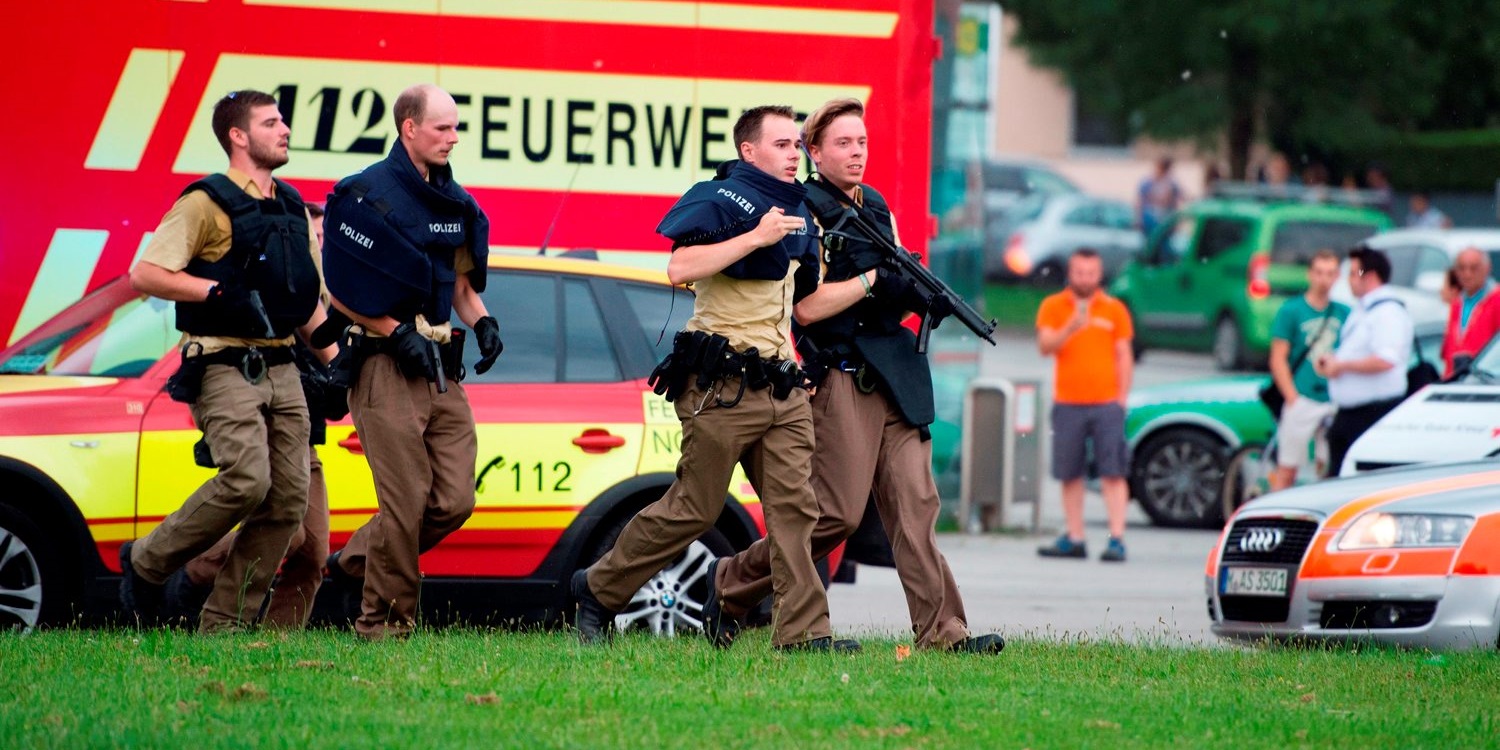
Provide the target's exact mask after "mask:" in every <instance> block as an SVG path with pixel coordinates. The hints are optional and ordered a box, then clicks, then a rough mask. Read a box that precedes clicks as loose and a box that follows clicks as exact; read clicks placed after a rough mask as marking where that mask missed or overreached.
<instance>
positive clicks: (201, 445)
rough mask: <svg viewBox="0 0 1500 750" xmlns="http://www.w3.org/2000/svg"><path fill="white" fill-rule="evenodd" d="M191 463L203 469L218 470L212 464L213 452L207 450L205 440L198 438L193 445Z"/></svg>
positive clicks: (206, 441)
mask: <svg viewBox="0 0 1500 750" xmlns="http://www.w3.org/2000/svg"><path fill="white" fill-rule="evenodd" d="M193 463H195V464H197V465H199V466H202V467H203V468H205V469H217V468H219V465H218V464H216V463H214V454H213V452H212V451H210V450H209V449H208V439H207V438H201V437H200V438H198V442H196V443H193Z"/></svg>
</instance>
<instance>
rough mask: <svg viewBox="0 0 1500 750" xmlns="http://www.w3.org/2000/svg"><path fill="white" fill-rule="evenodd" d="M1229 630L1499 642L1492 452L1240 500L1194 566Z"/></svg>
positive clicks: (1499, 545) (1499, 505) (1499, 542)
mask: <svg viewBox="0 0 1500 750" xmlns="http://www.w3.org/2000/svg"><path fill="white" fill-rule="evenodd" d="M1204 574H1205V575H1204V579H1205V586H1206V592H1207V595H1208V613H1209V617H1210V618H1211V619H1212V620H1213V625H1212V629H1213V631H1214V632H1215V633H1216V634H1218V635H1220V636H1222V637H1225V638H1234V639H1241V640H1260V639H1265V638H1271V639H1274V640H1296V639H1313V640H1319V639H1339V640H1356V641H1359V640H1368V641H1374V642H1381V643H1391V644H1397V645H1403V646H1412V647H1426V648H1434V649H1437V648H1442V649H1463V648H1496V647H1497V646H1500V461H1495V460H1488V461H1479V462H1471V463H1461V464H1427V465H1423V466H1420V467H1413V468H1405V469H1394V470H1388V471H1377V472H1371V473H1369V474H1364V475H1360V476H1358V477H1353V478H1348V479H1339V480H1333V481H1328V482H1323V483H1319V484H1311V485H1303V486H1301V487H1296V488H1293V489H1289V490H1284V491H1281V492H1276V493H1272V494H1270V495H1266V496H1264V497H1261V498H1258V499H1256V500H1254V501H1251V502H1250V503H1247V504H1245V505H1244V506H1242V507H1241V508H1240V509H1239V511H1238V512H1236V513H1235V515H1234V516H1233V517H1232V518H1231V519H1230V520H1229V523H1228V525H1227V526H1226V527H1225V528H1224V531H1223V533H1222V534H1221V535H1220V537H1219V541H1218V544H1217V545H1216V546H1215V547H1214V550H1213V552H1211V553H1210V554H1209V558H1208V565H1207V569H1206V570H1205V571H1204Z"/></svg>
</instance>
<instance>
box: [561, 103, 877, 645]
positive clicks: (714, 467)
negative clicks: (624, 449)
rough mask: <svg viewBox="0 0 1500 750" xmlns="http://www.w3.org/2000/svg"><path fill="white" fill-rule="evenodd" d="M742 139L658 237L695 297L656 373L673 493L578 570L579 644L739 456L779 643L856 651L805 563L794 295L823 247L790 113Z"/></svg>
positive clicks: (684, 529) (715, 504)
mask: <svg viewBox="0 0 1500 750" xmlns="http://www.w3.org/2000/svg"><path fill="white" fill-rule="evenodd" d="M734 142H735V147H736V148H737V149H738V151H739V155H740V158H741V159H742V161H739V162H737V163H733V165H732V166H731V167H730V168H729V169H728V173H727V175H723V179H718V180H711V181H707V182H701V183H698V184H697V185H695V186H693V188H692V189H691V190H689V191H688V192H687V194H686V195H684V196H683V197H682V198H681V199H680V200H678V201H677V204H676V205H675V206H673V208H672V210H671V211H670V212H668V214H667V216H666V218H664V219H663V220H662V222H661V224H660V225H659V226H658V227H657V231H658V232H659V233H661V234H662V235H664V236H666V237H668V238H670V239H671V240H672V242H673V253H672V258H671V260H670V261H669V263H668V266H667V275H668V277H669V278H670V279H671V281H672V283H674V284H680V283H684V282H690V283H693V284H695V286H696V290H697V298H696V301H695V302H694V307H693V316H692V318H691V319H689V320H688V322H687V325H686V327H685V330H683V331H682V332H680V333H678V334H677V338H676V343H675V346H674V347H673V351H672V353H671V354H670V355H669V356H668V357H667V359H666V360H664V361H663V363H662V365H661V366H660V367H658V368H657V371H656V373H654V374H653V375H652V383H653V384H654V385H655V387H656V388H657V390H658V391H659V392H661V393H663V395H665V396H666V397H667V399H668V400H670V401H674V402H675V404H676V408H677V416H678V418H680V419H681V420H682V458H681V460H680V461H679V462H678V464H677V481H676V482H675V483H674V484H673V485H672V487H671V488H670V489H668V490H667V493H666V495H665V496H664V497H662V498H661V499H660V500H658V501H656V502H655V503H653V504H651V505H649V506H647V507H646V508H645V509H643V510H642V511H641V512H640V513H638V514H637V515H636V516H635V517H634V518H632V519H631V520H630V523H629V524H627V525H626V526H625V528H624V530H622V531H621V532H620V536H619V538H618V539H617V540H616V542H615V545H614V547H613V548H612V549H611V550H610V551H609V552H607V553H606V554H605V555H604V557H603V558H601V559H600V560H599V561H598V562H596V563H594V564H593V565H592V566H590V567H589V568H586V569H584V570H580V571H578V572H577V573H575V574H574V576H573V581H572V592H573V595H574V596H575V597H576V598H577V601H578V613H577V615H578V616H577V621H576V624H577V627H578V634H579V638H580V640H582V641H583V642H584V643H594V642H598V641H601V640H605V639H607V638H608V637H609V636H610V634H611V631H612V625H613V619H614V616H615V614H616V613H617V612H619V611H620V610H622V609H624V607H625V606H626V604H627V603H629V601H630V599H631V597H632V596H633V595H634V594H635V593H636V591H637V590H638V589H639V588H640V587H641V586H642V585H643V584H644V583H645V582H646V581H647V579H649V578H650V577H651V576H652V575H654V574H655V573H656V572H657V571H659V570H661V569H662V568H663V567H664V566H665V565H666V564H667V563H668V562H670V561H671V560H672V559H673V558H674V557H676V556H677V555H679V554H681V553H682V551H683V550H685V549H687V547H688V545H689V544H691V543H692V542H693V540H695V539H697V538H698V537H699V536H700V535H701V534H703V533H704V532H705V531H707V530H708V529H709V528H710V527H712V526H713V525H714V521H716V520H717V519H718V518H719V514H720V513H722V512H723V510H724V497H725V494H726V493H727V491H728V487H729V479H730V474H731V473H732V472H733V470H734V467H735V464H736V463H738V462H739V461H741V460H742V457H743V458H745V460H746V463H747V468H750V469H751V472H752V480H753V481H755V483H756V487H757V490H758V491H759V493H760V496H761V503H762V507H763V508H764V509H765V514H766V528H767V531H768V534H769V542H768V545H767V546H768V552H767V557H768V558H769V564H768V567H769V574H770V577H771V581H772V583H771V589H772V590H773V591H774V593H775V601H776V604H775V606H776V611H777V613H778V616H777V617H776V618H775V622H776V627H775V633H774V634H773V635H772V644H773V645H774V646H775V647H776V648H777V649H781V650H820V651H827V650H841V651H842V650H856V649H858V647H859V644H858V643H856V642H854V641H838V642H834V641H833V639H832V635H831V631H830V630H829V625H828V601H827V598H826V596H825V594H824V591H823V587H822V584H821V583H820V582H819V580H818V575H817V571H816V570H815V569H814V567H813V561H812V558H811V556H810V555H809V554H808V540H809V538H810V535H811V534H812V529H813V525H814V523H816V521H817V518H818V516H817V500H816V498H814V497H813V493H812V489H811V485H810V484H809V483H808V472H809V470H810V468H811V464H812V449H813V425H812V411H811V409H810V408H809V407H808V400H807V391H806V390H805V389H804V388H803V375H802V373H801V371H800V370H799V369H798V368H797V365H796V361H795V359H794V352H793V349H792V338H791V308H792V304H793V299H794V295H795V291H796V287H798V286H802V287H804V288H810V287H811V286H813V285H815V284H816V277H815V276H814V277H812V278H811V279H810V280H809V279H808V278H807V277H808V274H809V273H813V274H815V273H816V271H817V261H816V255H815V254H816V252H817V244H816V239H815V237H814V236H813V235H811V234H809V232H808V230H809V228H810V227H809V225H808V218H809V217H808V214H807V211H806V209H805V208H803V207H802V198H803V195H804V194H805V190H804V188H803V186H802V185H801V184H800V183H798V182H797V167H798V164H799V162H800V161H801V154H800V153H799V152H798V150H797V144H798V138H797V124H796V123H795V122H794V121H793V113H792V110H791V108H789V107H778V106H763V107H755V108H753V109H750V110H747V111H746V112H745V113H744V114H743V115H741V116H740V118H739V120H738V122H736V123H735V126H734ZM799 269H801V270H800V271H799ZM799 274H800V278H799ZM797 282H800V283H797Z"/></svg>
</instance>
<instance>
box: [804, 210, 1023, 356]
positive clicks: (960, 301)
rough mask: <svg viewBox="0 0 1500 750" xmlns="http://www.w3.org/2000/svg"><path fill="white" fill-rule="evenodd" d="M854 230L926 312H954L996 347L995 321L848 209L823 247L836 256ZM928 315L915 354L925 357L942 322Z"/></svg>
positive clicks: (919, 258) (919, 260) (903, 249)
mask: <svg viewBox="0 0 1500 750" xmlns="http://www.w3.org/2000/svg"><path fill="white" fill-rule="evenodd" d="M850 230H853V231H854V232H856V233H858V238H859V239H864V240H868V241H869V242H870V243H871V244H872V245H874V246H875V248H876V249H877V250H879V251H880V254H881V255H882V256H883V257H882V258H881V261H882V262H883V263H885V264H887V265H888V266H890V268H891V269H893V270H895V271H896V272H897V273H900V274H901V275H903V276H905V277H906V278H907V280H909V281H911V283H912V289H913V291H915V292H916V293H917V294H919V295H921V296H922V299H924V300H926V301H927V309H928V310H929V311H930V310H931V309H932V307H933V304H934V303H937V304H939V305H943V304H944V302H946V305H945V306H946V307H947V308H948V309H950V310H952V311H953V317H955V318H958V320H959V322H960V323H963V324H964V325H965V326H967V327H968V329H969V330H971V331H973V332H974V335H975V336H978V337H979V338H982V339H984V340H985V341H988V342H990V345H991V346H994V345H995V338H994V335H993V334H994V333H995V321H994V320H989V321H986V320H985V319H984V317H983V316H981V315H980V314H979V311H978V310H975V309H974V308H973V307H972V306H970V305H969V303H968V302H966V301H965V300H964V298H963V297H961V296H959V294H958V293H957V292H955V291H953V288H952V287H950V286H948V285H947V284H946V283H944V282H943V280H942V279H940V278H938V277H936V276H934V275H932V271H929V270H928V269H927V267H926V266H924V265H922V260H921V256H919V255H917V254H916V253H914V252H911V251H909V250H907V249H906V248H904V247H897V246H896V244H895V243H893V242H891V241H890V240H888V239H886V238H885V235H883V234H881V233H880V232H879V231H878V230H876V229H875V227H872V226H870V223H869V222H867V221H865V220H864V219H863V218H861V217H860V215H859V214H858V213H857V212H856V211H855V210H854V209H853V208H849V207H845V208H844V214H843V216H841V217H839V220H838V223H836V224H834V225H833V228H831V229H828V230H826V231H824V232H823V244H824V245H825V246H827V247H828V249H830V250H832V251H834V252H839V251H841V250H842V249H843V243H844V241H845V240H847V239H851V238H854V235H851V234H850V233H849V232H850ZM940 299H941V300H942V301H940ZM933 317H934V316H933V315H932V314H931V312H924V313H923V314H922V326H921V328H919V329H918V330H917V353H918V354H926V353H927V340H928V339H929V338H931V336H932V329H934V328H936V327H937V326H938V323H939V322H941V318H939V319H938V320H934V319H933Z"/></svg>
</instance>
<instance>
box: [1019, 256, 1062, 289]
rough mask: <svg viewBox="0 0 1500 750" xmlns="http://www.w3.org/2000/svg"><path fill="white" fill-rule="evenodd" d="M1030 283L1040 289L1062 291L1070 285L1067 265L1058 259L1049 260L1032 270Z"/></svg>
mask: <svg viewBox="0 0 1500 750" xmlns="http://www.w3.org/2000/svg"><path fill="white" fill-rule="evenodd" d="M1029 281H1030V282H1031V285H1032V286H1035V287H1038V288H1040V289H1061V288H1062V287H1063V286H1065V285H1066V284H1067V283H1068V268H1067V265H1066V264H1065V263H1064V262H1063V261H1061V260H1058V259H1057V258H1048V259H1047V260H1044V261H1042V263H1041V265H1038V266H1037V267H1036V268H1034V269H1032V271H1031V277H1030V279H1029Z"/></svg>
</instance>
